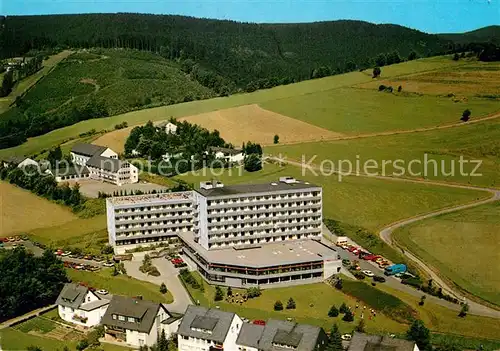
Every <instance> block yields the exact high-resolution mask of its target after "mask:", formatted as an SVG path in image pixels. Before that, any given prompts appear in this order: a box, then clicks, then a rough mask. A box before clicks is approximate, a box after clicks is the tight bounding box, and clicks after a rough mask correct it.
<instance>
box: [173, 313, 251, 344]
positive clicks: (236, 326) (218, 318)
mask: <svg viewBox="0 0 500 351" xmlns="http://www.w3.org/2000/svg"><path fill="white" fill-rule="evenodd" d="M243 324H244V323H243V321H242V320H241V318H240V317H239V316H238V315H237V314H235V313H232V312H224V311H221V310H219V309H216V308H211V309H207V308H205V307H201V306H193V305H191V306H188V308H187V310H186V313H185V314H184V317H182V322H181V323H180V325H179V329H178V330H177V339H178V348H179V350H180V351H184V350H186V351H187V350H207V351H208V350H238V347H237V345H236V339H237V338H238V335H239V333H240V330H241V327H242V326H243Z"/></svg>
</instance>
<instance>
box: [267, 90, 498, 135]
mask: <svg viewBox="0 0 500 351" xmlns="http://www.w3.org/2000/svg"><path fill="white" fill-rule="evenodd" d="M261 107H263V108H264V109H268V110H270V111H274V112H277V113H280V114H282V115H285V116H289V117H293V118H296V119H299V120H301V121H304V122H307V123H311V124H314V125H316V126H319V127H322V128H325V129H328V130H331V131H333V132H337V133H343V134H346V135H359V134H367V133H377V132H386V131H398V130H411V129H416V128H424V127H432V126H437V125H442V124H450V123H456V122H459V119H460V117H461V116H462V112H463V111H464V110H465V109H466V108H468V109H470V110H471V111H472V112H473V114H474V118H476V117H477V118H479V117H481V116H485V115H488V114H489V113H491V112H495V111H496V110H498V109H499V106H498V101H494V100H490V99H481V98H470V99H468V101H467V102H461V103H459V102H454V101H453V100H452V98H448V97H440V96H430V95H422V96H420V95H417V94H407V93H404V92H402V93H397V92H394V93H387V92H379V91H378V86H377V88H375V89H370V90H368V89H356V88H342V89H332V90H328V91H322V92H318V93H312V94H307V95H304V96H301V97H300V99H297V98H296V97H290V98H286V99H280V100H273V101H268V102H266V103H263V104H261Z"/></svg>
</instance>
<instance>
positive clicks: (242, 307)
mask: <svg viewBox="0 0 500 351" xmlns="http://www.w3.org/2000/svg"><path fill="white" fill-rule="evenodd" d="M193 274H194V275H195V277H196V278H197V280H198V281H199V282H202V278H201V276H200V275H199V274H198V273H196V272H195V273H193ZM203 286H204V292H202V291H200V290H197V289H193V288H192V287H191V286H190V285H188V286H187V287H188V291H189V292H190V294H191V295H192V296H193V298H194V300H195V301H197V300H199V301H200V304H201V305H203V306H207V307H215V306H220V308H221V309H223V310H225V311H232V312H235V313H238V315H240V316H241V317H244V318H248V319H264V320H266V319H269V318H275V319H286V318H293V319H294V320H295V321H297V322H299V323H308V324H312V325H317V326H321V327H323V328H325V330H330V328H331V326H332V324H333V323H337V324H338V326H339V328H340V330H341V332H343V333H348V332H352V330H353V329H354V327H355V326H356V325H357V324H358V323H359V319H360V313H359V311H358V313H357V315H355V318H354V322H344V321H342V315H339V317H328V310H329V309H330V307H331V306H332V305H335V306H337V308H339V307H340V305H341V304H342V303H345V304H346V305H348V306H350V307H351V308H352V309H353V311H354V310H355V306H356V304H357V303H358V302H357V301H356V299H354V298H352V297H350V296H348V295H346V294H343V293H342V292H340V291H338V290H336V289H334V288H332V287H331V286H329V285H327V284H324V283H317V284H309V285H307V286H294V287H287V288H274V289H267V290H264V291H263V292H262V295H261V296H259V297H257V298H253V299H249V300H248V301H247V302H244V303H243V304H239V303H236V302H229V301H217V302H215V301H214V296H215V287H214V286H213V285H209V284H207V283H206V282H204V281H203ZM224 290H226V289H225V288H224ZM236 293H238V294H241V293H244V290H238V289H234V290H233V294H236ZM290 297H292V298H293V299H294V300H295V302H296V309H294V310H287V309H284V310H283V311H274V310H273V306H274V303H275V302H276V301H277V300H280V301H281V302H282V303H283V304H284V305H285V306H286V302H287V301H288V299H289V298H290ZM358 304H359V303H358ZM371 307H373V308H376V307H377V306H371ZM377 311H378V312H379V310H377ZM365 322H366V328H367V330H368V331H369V332H379V333H386V332H402V331H404V330H406V328H407V326H406V325H404V324H401V323H398V322H396V321H394V320H392V319H390V318H389V317H386V316H385V315H383V314H381V313H378V314H377V316H376V317H375V318H374V319H372V320H369V319H368V317H367V316H366V318H365Z"/></svg>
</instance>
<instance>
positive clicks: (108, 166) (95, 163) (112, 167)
mask: <svg viewBox="0 0 500 351" xmlns="http://www.w3.org/2000/svg"><path fill="white" fill-rule="evenodd" d="M125 163H127V162H123V161H120V160H118V159H116V158H109V157H103V156H100V155H94V156H92V157H91V158H90V159H89V160H88V161H87V163H86V165H87V166H89V167H94V168H99V169H103V170H105V171H108V172H112V173H117V172H118V171H119V170H120V169H121V168H123V166H124V165H125Z"/></svg>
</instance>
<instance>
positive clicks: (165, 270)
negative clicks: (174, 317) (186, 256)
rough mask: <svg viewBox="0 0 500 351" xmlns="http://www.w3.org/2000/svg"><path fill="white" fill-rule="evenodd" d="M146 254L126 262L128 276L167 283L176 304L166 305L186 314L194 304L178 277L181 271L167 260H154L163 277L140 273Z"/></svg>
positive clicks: (171, 309)
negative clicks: (187, 309)
mask: <svg viewBox="0 0 500 351" xmlns="http://www.w3.org/2000/svg"><path fill="white" fill-rule="evenodd" d="M144 254H145V253H142V252H141V253H136V254H134V257H133V258H132V261H125V262H124V264H125V269H126V270H127V274H128V275H129V276H131V277H133V278H135V279H140V280H145V281H148V282H150V283H153V284H156V285H161V283H165V285H166V286H167V289H168V290H169V291H170V292H171V293H172V295H173V297H174V302H172V303H170V304H166V306H167V308H168V309H169V310H170V311H172V312H177V313H182V314H184V312H185V311H186V308H187V307H188V305H191V304H192V302H191V298H190V297H189V294H188V293H187V292H186V289H184V286H183V285H182V283H181V282H180V280H179V278H178V277H177V275H178V274H179V270H178V269H177V268H175V267H174V266H173V265H172V263H170V262H169V261H168V260H167V259H165V258H154V259H153V260H152V263H153V265H154V266H156V267H157V268H158V270H159V271H160V274H161V275H160V276H159V277H153V276H151V275H147V274H144V273H142V272H141V271H139V267H140V266H141V264H142V259H143V257H144Z"/></svg>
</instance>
